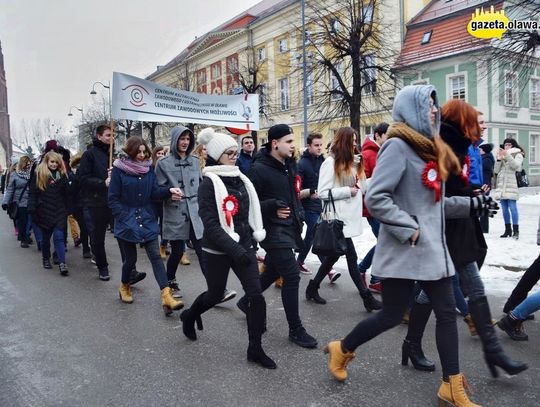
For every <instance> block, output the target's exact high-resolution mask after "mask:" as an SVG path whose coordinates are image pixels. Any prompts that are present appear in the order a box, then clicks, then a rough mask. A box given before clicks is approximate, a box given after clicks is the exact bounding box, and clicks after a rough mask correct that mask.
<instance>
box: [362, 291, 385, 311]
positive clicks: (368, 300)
mask: <svg viewBox="0 0 540 407" xmlns="http://www.w3.org/2000/svg"><path fill="white" fill-rule="evenodd" d="M360 297H362V300H363V301H364V307H365V308H366V311H367V312H371V311H374V310H375V311H376V310H380V309H382V302H380V301H379V300H377V299H376V298H375V297H374V296H373V294H371V292H370V291H369V290H366V291H363V292H361V293H360Z"/></svg>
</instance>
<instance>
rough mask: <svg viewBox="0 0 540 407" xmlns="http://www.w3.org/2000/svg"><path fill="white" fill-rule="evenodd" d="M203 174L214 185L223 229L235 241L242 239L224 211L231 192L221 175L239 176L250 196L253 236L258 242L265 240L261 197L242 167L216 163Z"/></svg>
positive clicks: (205, 169)
mask: <svg viewBox="0 0 540 407" xmlns="http://www.w3.org/2000/svg"><path fill="white" fill-rule="evenodd" d="M203 175H204V176H205V177H208V178H209V179H210V180H211V181H212V184H213V185H214V193H215V197H216V205H217V209H218V216H219V223H220V225H221V227H222V228H223V230H225V232H227V234H228V235H229V236H231V238H233V240H234V241H235V242H238V241H240V236H238V234H237V233H236V232H235V231H234V222H231V226H229V225H228V224H227V222H226V221H225V213H224V212H223V209H222V207H223V201H224V200H225V198H226V197H227V196H228V195H229V193H228V192H227V188H226V187H225V184H224V183H223V181H222V180H221V178H220V177H239V178H240V179H241V180H242V182H243V183H244V186H245V187H246V190H247V193H248V196H249V214H248V223H249V226H250V227H251V229H252V230H253V238H254V239H255V240H256V241H257V242H261V241H263V240H264V238H265V237H266V231H265V230H264V226H263V221H262V214H261V204H260V202H259V197H258V196H257V191H255V187H254V186H253V184H252V183H251V181H250V180H249V178H248V177H246V176H245V175H244V174H242V173H241V172H240V168H238V167H236V166H234V165H214V166H211V167H205V168H204V170H203Z"/></svg>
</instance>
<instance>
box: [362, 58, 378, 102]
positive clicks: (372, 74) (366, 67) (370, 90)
mask: <svg viewBox="0 0 540 407" xmlns="http://www.w3.org/2000/svg"><path fill="white" fill-rule="evenodd" d="M360 61H361V64H362V80H363V84H362V92H364V94H366V95H373V94H374V93H375V91H376V90H377V69H376V68H375V54H366V55H364V56H363V57H362V58H361V59H360Z"/></svg>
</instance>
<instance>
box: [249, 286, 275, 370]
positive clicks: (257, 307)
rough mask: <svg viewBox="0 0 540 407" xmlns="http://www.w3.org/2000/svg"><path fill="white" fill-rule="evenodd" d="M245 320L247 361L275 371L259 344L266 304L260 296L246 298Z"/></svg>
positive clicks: (271, 361)
mask: <svg viewBox="0 0 540 407" xmlns="http://www.w3.org/2000/svg"><path fill="white" fill-rule="evenodd" d="M246 319H247V326H248V335H249V346H248V350H247V360H249V361H250V362H255V363H257V364H259V365H261V366H262V367H264V368H266V369H275V368H276V367H277V366H276V363H275V362H274V361H273V360H272V359H270V358H269V357H268V355H266V353H264V350H263V348H262V344H261V337H262V334H263V332H264V331H265V329H266V327H265V323H266V302H265V300H264V297H263V296H262V295H257V296H255V297H248V308H247V314H246Z"/></svg>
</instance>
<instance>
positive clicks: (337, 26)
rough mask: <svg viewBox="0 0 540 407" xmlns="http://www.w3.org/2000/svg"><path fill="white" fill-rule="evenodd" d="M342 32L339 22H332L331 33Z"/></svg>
mask: <svg viewBox="0 0 540 407" xmlns="http://www.w3.org/2000/svg"><path fill="white" fill-rule="evenodd" d="M340 30H341V23H340V22H339V20H330V32H331V33H334V34H336V33H338V32H339V31H340Z"/></svg>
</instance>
